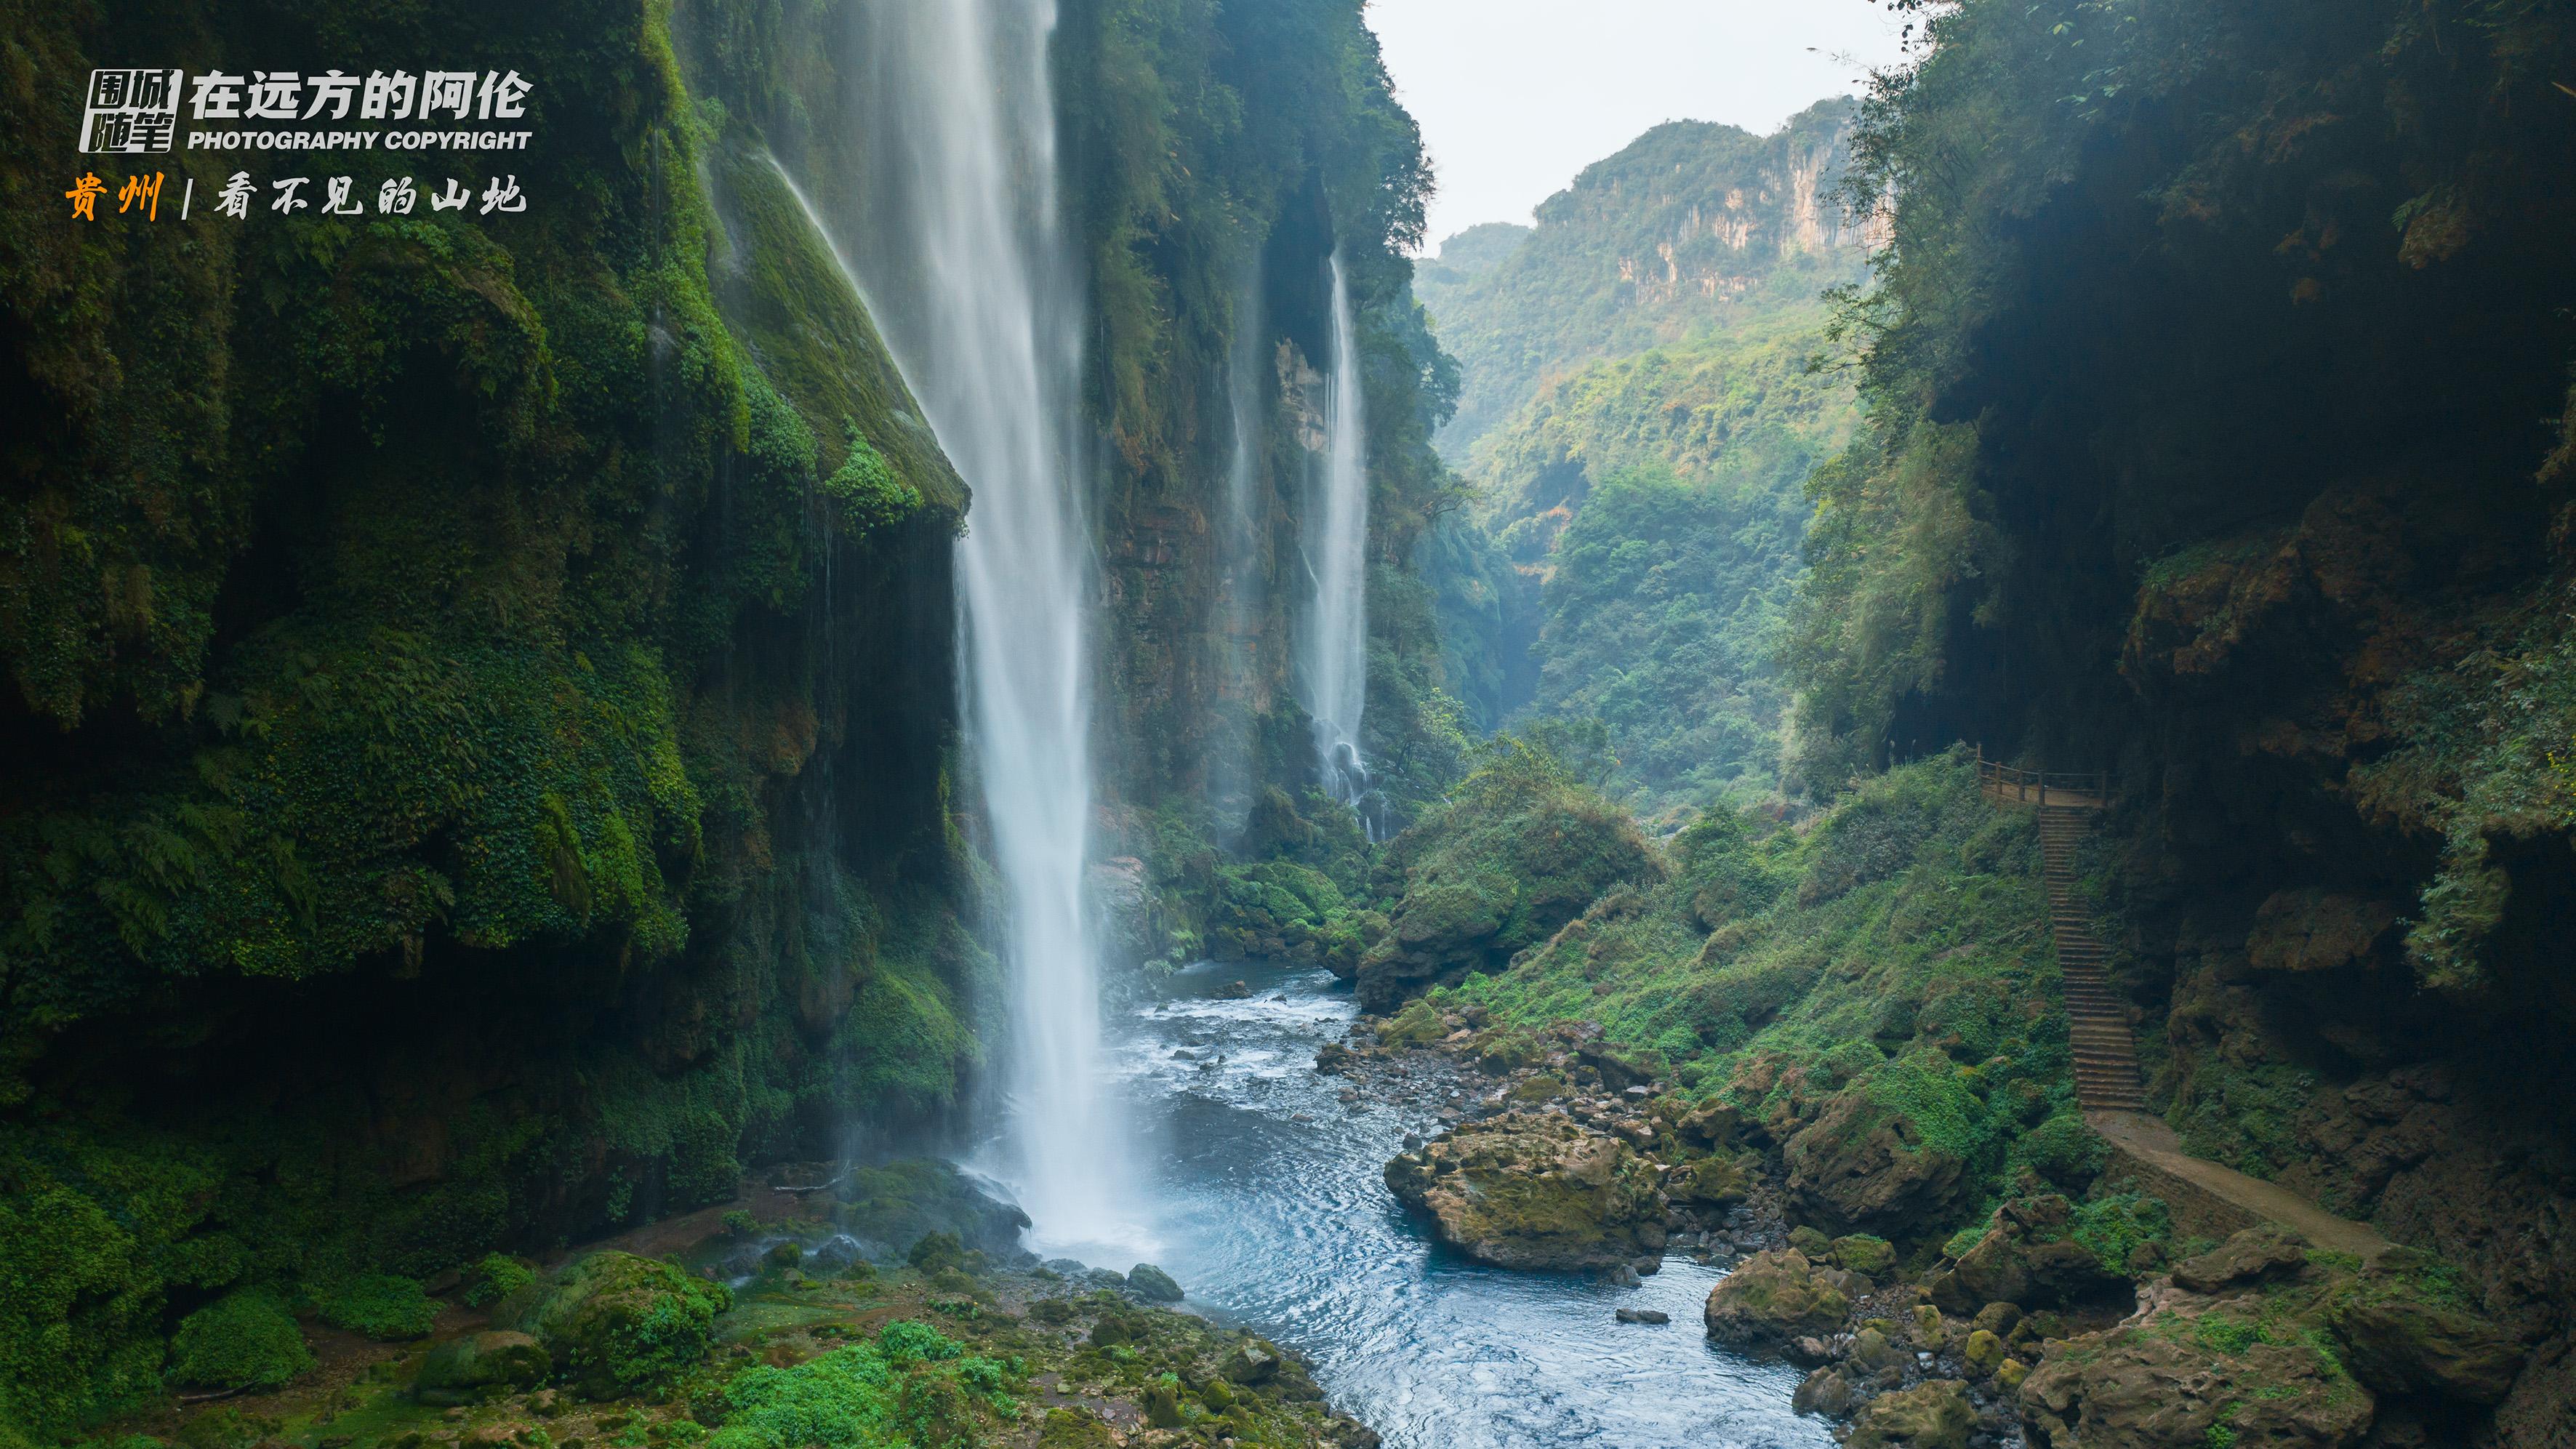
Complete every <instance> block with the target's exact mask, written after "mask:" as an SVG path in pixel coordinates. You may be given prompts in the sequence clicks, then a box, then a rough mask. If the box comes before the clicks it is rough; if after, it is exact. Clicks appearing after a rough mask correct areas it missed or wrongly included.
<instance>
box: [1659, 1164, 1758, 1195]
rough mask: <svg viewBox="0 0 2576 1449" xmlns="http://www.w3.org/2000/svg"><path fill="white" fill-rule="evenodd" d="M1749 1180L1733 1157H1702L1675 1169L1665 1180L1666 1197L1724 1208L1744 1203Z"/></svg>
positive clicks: (1742, 1166)
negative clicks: (1730, 1204) (1729, 1204)
mask: <svg viewBox="0 0 2576 1449" xmlns="http://www.w3.org/2000/svg"><path fill="white" fill-rule="evenodd" d="M1748 1178H1749V1174H1747V1173H1746V1172H1745V1170H1744V1165H1743V1164H1742V1163H1740V1162H1737V1161H1736V1160H1735V1159H1733V1158H1731V1157H1703V1158H1700V1159H1699V1160H1698V1161H1695V1162H1685V1163H1683V1164H1682V1165H1681V1166H1679V1167H1676V1168H1674V1169H1673V1170H1672V1172H1671V1173H1670V1174H1668V1175H1667V1176H1666V1177H1665V1178H1664V1195H1665V1196H1666V1197H1668V1198H1671V1199H1672V1200H1673V1201H1674V1202H1677V1203H1695V1204H1698V1205H1701V1206H1704V1207H1723V1206H1725V1205H1726V1204H1728V1203H1738V1202H1742V1201H1744V1198H1745V1194H1746V1192H1747V1191H1748V1188H1749V1182H1748Z"/></svg>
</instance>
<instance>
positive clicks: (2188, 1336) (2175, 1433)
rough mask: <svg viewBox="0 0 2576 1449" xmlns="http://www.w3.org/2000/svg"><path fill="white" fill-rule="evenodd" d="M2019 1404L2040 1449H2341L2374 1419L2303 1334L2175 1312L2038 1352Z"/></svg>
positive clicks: (2346, 1378)
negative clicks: (2244, 1448) (2254, 1448)
mask: <svg viewBox="0 0 2576 1449" xmlns="http://www.w3.org/2000/svg"><path fill="white" fill-rule="evenodd" d="M2276 1340H2278V1341H2276ZM2020 1400H2021V1409H2022V1422H2023V1426H2024V1428H2025V1430H2026V1431H2027V1432H2028V1433H2029V1435H2030V1438H2031V1442H2032V1443H2034V1444H2036V1445H2039V1446H2042V1449H2077V1446H2081V1449H2218V1446H2227V1445H2243V1446H2248V1449H2251V1446H2254V1445H2265V1446H2278V1449H2344V1446H2346V1445H2349V1444H2352V1443H2355V1442H2356V1441H2358V1440H2359V1439H2360V1438H2361V1436H2362V1434H2363V1432H2364V1431H2365V1430H2367V1429H2368V1428H2369V1427H2370V1422H2371V1419H2372V1417H2373V1415H2374V1414H2375V1413H2376V1412H2377V1405H2376V1403H2375V1402H2374V1401H2373V1400H2372V1398H2371V1396H2370V1393H2369V1391H2368V1390H2366V1389H2364V1388H2363V1387H2362V1386H2361V1385H2360V1384H2358V1383H2356V1382H2354V1381H2353V1379H2352V1377H2351V1375H2349V1374H2347V1373H2345V1372H2344V1370H2343V1368H2342V1366H2341V1365H2339V1364H2338V1363H2337V1362H2336V1361H2335V1359H2334V1358H2333V1357H2332V1356H2331V1355H2330V1354H2328V1353H2326V1352H2324V1351H2323V1350H2321V1349H2320V1348H2319V1347H2318V1346H2317V1344H2316V1343H2315V1342H2313V1341H2311V1340H2310V1339H2309V1338H2307V1337H2306V1336H2304V1335H2302V1334H2300V1333H2297V1332H2279V1333H2275V1332H2267V1331H2265V1330H2263V1329H2261V1328H2260V1327H2258V1326H2255V1325H2253V1324H2252V1323H2251V1322H2249V1321H2248V1320H2243V1319H2239V1318H2235V1317H2230V1316H2226V1315H2217V1316H2204V1315H2201V1314H2197V1313H2193V1312H2175V1311H2167V1312H2162V1313H2159V1314H2156V1315H2154V1316H2152V1317H2151V1318H2149V1319H2148V1320H2146V1321H2145V1322H2142V1323H2132V1324H2124V1325H2123V1326H2121V1327H2119V1328H2116V1329H2112V1330H2110V1331H2108V1332H2105V1333H2089V1334H2084V1335H2082V1336H2080V1337H2076V1338H2070V1339H2061V1340H2058V1341H2056V1342H2053V1343H2051V1344H2049V1345H2048V1349H2047V1352H2046V1355H2045V1356H2044V1357H2042V1358H2041V1360H2040V1361H2039V1364H2038V1366H2037V1367H2035V1368H2033V1369H2032V1370H2031V1371H2030V1375H2029V1377H2028V1378H2027V1379H2025V1380H2024V1381H2023V1383H2022V1386H2021V1394H2020Z"/></svg>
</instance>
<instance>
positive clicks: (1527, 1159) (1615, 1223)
mask: <svg viewBox="0 0 2576 1449" xmlns="http://www.w3.org/2000/svg"><path fill="white" fill-rule="evenodd" d="M1386 1185H1387V1188H1388V1190H1389V1191H1391V1192H1393V1193H1394V1194H1395V1196H1396V1199H1397V1200H1398V1201H1399V1202H1402V1203H1403V1204H1404V1205H1405V1206H1407V1207H1409V1208H1412V1209H1413V1210H1414V1211H1416V1212H1420V1213H1424V1214H1426V1215H1428V1216H1429V1217H1430V1219H1431V1224H1432V1231H1433V1233H1434V1235H1435V1236H1437V1237H1438V1238H1439V1239H1440V1241H1442V1242H1444V1243H1447V1244H1449V1245H1450V1246H1452V1247H1455V1248H1457V1249H1459V1250H1460V1251H1462V1252H1464V1253H1466V1254H1467V1255H1468V1256H1469V1257H1472V1258H1475V1259H1476V1260H1478V1261H1479V1262H1485V1263H1491V1264H1494V1265H1496V1266H1498V1267H1504V1268H1530V1269H1557V1270H1574V1271H1583V1270H1599V1269H1615V1268H1619V1267H1623V1266H1626V1265H1627V1264H1629V1263H1631V1262H1633V1261H1635V1260H1636V1259H1638V1258H1640V1257H1647V1256H1651V1255H1655V1254H1659V1253H1661V1252H1662V1250H1663V1246H1664V1238H1665V1229H1664V1212H1665V1199H1664V1196H1663V1194H1662V1193H1661V1192H1660V1191H1658V1190H1657V1188H1656V1185H1655V1174H1654V1170H1653V1168H1652V1167H1651V1166H1650V1165H1649V1164H1648V1163H1647V1161H1646V1160H1645V1159H1644V1158H1642V1157H1640V1156H1638V1155H1637V1153H1636V1150H1635V1149H1634V1148H1632V1147H1630V1146H1629V1145H1628V1144H1627V1143H1625V1142H1622V1141H1620V1140H1619V1139H1618V1138H1616V1137H1610V1136H1605V1135H1603V1134H1601V1133H1598V1132H1593V1131H1589V1130H1587V1129H1585V1128H1584V1127H1582V1126H1580V1125H1578V1124H1576V1123H1575V1122H1573V1121H1571V1120H1570V1119H1568V1118H1565V1117H1561V1116H1557V1115H1556V1114H1554V1113H1546V1112H1510V1113H1506V1114H1504V1115H1502V1116H1500V1117H1494V1118H1490V1119H1488V1120H1486V1121H1483V1122H1469V1123H1464V1124H1462V1125H1460V1126H1459V1127H1458V1128H1457V1129H1456V1130H1455V1131H1453V1132H1451V1133H1450V1134H1449V1135H1447V1136H1445V1137H1441V1138H1438V1139H1436V1140H1434V1141H1432V1142H1430V1143H1428V1144H1426V1145H1424V1146H1423V1147H1421V1148H1420V1149H1418V1150H1416V1151H1413V1152H1409V1153H1405V1154H1404V1155H1402V1156H1399V1157H1397V1158H1395V1159H1394V1160H1392V1161H1390V1162H1389V1163H1387V1165H1386Z"/></svg>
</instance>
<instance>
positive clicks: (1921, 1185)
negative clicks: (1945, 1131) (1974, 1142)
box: [1786, 1083, 1976, 1235]
mask: <svg viewBox="0 0 2576 1449" xmlns="http://www.w3.org/2000/svg"><path fill="white" fill-rule="evenodd" d="M1786 1157H1787V1161H1788V1164H1789V1203H1790V1207H1791V1209H1792V1210H1793V1212H1794V1214H1795V1216H1797V1217H1798V1218H1799V1219H1801V1220H1803V1221H1805V1222H1808V1223H1812V1224H1815V1225H1816V1226H1818V1227H1822V1228H1824V1229H1827V1230H1828V1231H1830V1232H1835V1233H1854V1232H1864V1231H1877V1232H1882V1233H1894V1234H1898V1235H1902V1234H1904V1233H1906V1232H1910V1231H1920V1229H1921V1227H1922V1225H1923V1224H1925V1223H1934V1222H1939V1221H1941V1220H1943V1219H1944V1218H1947V1217H1950V1216H1951V1215H1952V1214H1953V1213H1955V1212H1957V1211H1958V1210H1959V1209H1960V1208H1963V1207H1965V1206H1967V1205H1968V1204H1969V1202H1970V1201H1971V1194H1973V1193H1974V1192H1975V1190H1976V1185H1975V1184H1974V1183H1973V1182H1971V1181H1970V1180H1969V1178H1968V1172H1967V1163H1966V1162H1965V1161H1963V1160H1962V1159H1961V1158H1960V1157H1959V1156H1958V1155H1957V1154H1956V1153H1953V1152H1950V1151H1948V1150H1946V1149H1945V1148H1943V1147H1941V1146H1940V1145H1938V1144H1937V1143H1935V1142H1934V1141H1933V1140H1932V1139H1931V1137H1930V1136H1929V1135H1928V1134H1927V1133H1926V1132H1925V1131H1924V1130H1923V1128H1922V1127H1921V1125H1920V1124H1918V1123H1917V1122H1915V1120H1914V1119H1913V1118H1912V1117H1911V1116H1909V1115H1908V1114H1907V1113H1905V1112H1904V1111H1903V1110H1901V1109H1899V1108H1896V1107H1892V1106H1888V1105H1886V1104H1884V1103H1882V1102H1880V1101H1878V1100H1877V1099H1876V1098H1875V1097H1873V1096H1872V1095H1871V1094H1870V1092H1869V1090H1868V1087H1867V1086H1866V1084H1860V1083H1856V1084H1854V1085H1853V1086H1850V1087H1847V1088H1845V1089H1844V1090H1843V1091H1841V1092H1839V1093H1837V1094H1835V1096H1834V1097H1833V1098H1832V1099H1831V1100H1830V1101H1829V1102H1828V1103H1827V1104H1826V1106H1825V1109H1824V1111H1822V1112H1821V1113H1819V1114H1818V1115H1817V1117H1816V1120H1815V1121H1814V1122H1812V1123H1810V1124H1809V1125H1808V1126H1807V1127H1805V1128H1804V1129H1803V1130H1801V1131H1800V1132H1799V1133H1798V1134H1797V1135H1796V1136H1795V1137H1792V1138H1790V1139H1789V1143H1788V1147H1787V1149H1786Z"/></svg>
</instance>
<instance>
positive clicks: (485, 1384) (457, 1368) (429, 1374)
mask: <svg viewBox="0 0 2576 1449" xmlns="http://www.w3.org/2000/svg"><path fill="white" fill-rule="evenodd" d="M553 1371H554V1358H553V1355H551V1354H549V1353H547V1352H546V1349H545V1345H543V1344H541V1343H539V1342H537V1340H536V1339H535V1338H534V1337H532V1336H531V1335H528V1334H525V1333H516V1332H512V1331H511V1330H509V1329H500V1328H495V1329H486V1330H484V1331H483V1332H481V1333H469V1334H466V1335H464V1336H463V1337H461V1338H451V1339H449V1340H448V1341H447V1342H445V1343H442V1344H440V1345H439V1346H438V1347H436V1348H433V1349H431V1350H430V1351H429V1357H427V1358H426V1359H424V1360H422V1361H421V1365H420V1374H419V1376H418V1377H417V1378H416V1379H414V1380H413V1381H412V1392H413V1395H414V1396H415V1397H417V1398H418V1399H419V1400H420V1401H421V1402H422V1403H424V1404H471V1403H476V1402H479V1401H481V1400H482V1399H485V1398H488V1397H492V1396H495V1395H499V1394H507V1393H512V1392H515V1391H517V1390H520V1389H532V1388H535V1387H536V1386H537V1385H539V1384H542V1383H544V1382H545V1381H546V1377H547V1375H548V1374H550V1373H552V1372H553Z"/></svg>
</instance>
